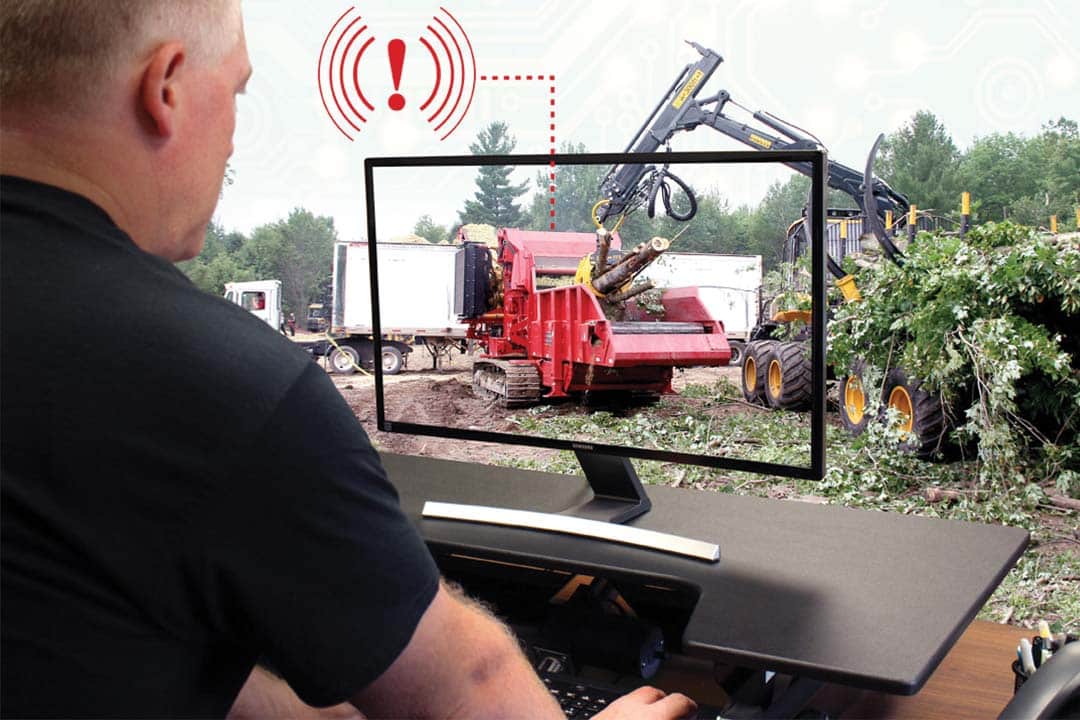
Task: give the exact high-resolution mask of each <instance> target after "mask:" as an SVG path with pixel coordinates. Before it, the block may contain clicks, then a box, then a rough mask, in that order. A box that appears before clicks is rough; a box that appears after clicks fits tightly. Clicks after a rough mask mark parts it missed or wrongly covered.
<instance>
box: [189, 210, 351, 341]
mask: <svg viewBox="0 0 1080 720" xmlns="http://www.w3.org/2000/svg"><path fill="white" fill-rule="evenodd" d="M337 240H338V235H337V229H336V228H335V227H334V220H333V218H330V217H326V216H321V215H315V214H313V213H312V212H311V211H309V210H305V209H303V208H296V209H294V210H292V211H291V212H290V213H289V215H288V217H286V218H283V219H281V220H276V221H274V222H270V223H267V224H265V225H260V226H259V227H257V228H255V230H253V231H252V232H251V234H250V235H244V234H243V233H239V232H235V231H233V232H227V231H226V230H225V228H223V227H222V226H221V225H219V224H218V223H216V222H212V223H210V226H209V227H208V228H207V231H206V243H205V245H204V246H203V250H202V252H201V253H200V254H199V256H198V257H196V258H194V259H192V260H187V261H185V262H182V263H180V264H179V267H180V269H181V270H182V271H183V272H184V273H185V274H186V275H187V276H188V277H189V278H190V279H191V281H192V282H193V283H194V284H195V285H196V286H198V287H199V288H201V289H203V290H205V291H206V292H209V293H211V294H214V295H222V294H223V293H224V288H225V283H227V282H236V281H245V280H268V279H276V280H281V293H282V303H281V304H282V310H283V311H284V312H285V313H290V312H291V313H294V314H295V315H296V318H297V320H298V321H300V322H301V324H302V322H303V319H304V318H306V317H307V308H308V305H309V304H310V303H315V302H321V303H325V304H329V303H330V274H331V272H330V268H331V265H332V263H333V257H334V243H335V242H337Z"/></svg>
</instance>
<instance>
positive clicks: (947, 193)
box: [180, 111, 1080, 318]
mask: <svg viewBox="0 0 1080 720" xmlns="http://www.w3.org/2000/svg"><path fill="white" fill-rule="evenodd" d="M515 146H516V140H515V138H514V136H513V135H512V134H511V132H510V128H509V126H508V125H507V124H506V123H505V122H493V123H491V124H490V125H488V126H487V127H485V128H483V129H482V130H481V131H480V133H479V134H478V136H477V139H476V141H475V142H474V143H472V144H471V145H470V146H469V149H470V151H471V152H472V153H473V154H475V155H496V154H497V155H505V154H509V153H512V152H513V150H514V148H515ZM559 151H560V152H562V153H583V152H587V148H586V147H585V146H584V145H583V144H581V143H576V144H575V143H573V142H565V143H563V144H562V146H561V147H560V148H559ZM604 171H605V168H602V167H598V166H592V165H564V166H561V167H559V168H558V170H557V173H558V174H557V180H556V183H555V186H556V187H555V200H556V208H557V212H556V215H555V218H554V222H555V230H557V231H579V232H581V231H589V230H591V229H592V227H593V222H592V218H591V209H592V206H593V204H594V203H595V202H596V201H597V200H598V199H599V198H600V194H599V186H600V182H601V180H602V175H603V173H604ZM876 172H877V173H878V175H879V176H880V177H882V178H883V179H885V180H886V181H887V182H888V183H889V184H890V185H892V187H893V188H894V189H896V190H898V191H899V192H901V193H904V194H905V195H907V197H908V199H909V200H910V201H911V202H912V203H914V204H916V205H917V206H918V207H919V209H920V210H926V211H932V212H933V213H934V214H937V215H941V216H944V217H947V218H952V219H957V218H958V216H959V212H960V194H961V192H963V191H965V190H966V191H968V192H970V193H971V195H972V210H973V215H974V217H973V220H974V222H985V221H990V220H1001V219H1010V220H1013V221H1015V222H1018V223H1021V224H1025V225H1030V226H1044V227H1045V226H1046V225H1047V224H1048V222H1049V218H1050V216H1051V215H1057V217H1058V221H1059V224H1060V225H1061V226H1062V227H1071V225H1072V223H1073V222H1074V218H1075V213H1076V209H1077V207H1080V131H1078V128H1077V123H1076V122H1075V121H1073V120H1070V119H1067V118H1064V117H1062V118H1059V119H1057V120H1054V121H1051V122H1048V123H1047V124H1045V125H1044V126H1043V128H1042V131H1041V132H1040V133H1039V134H1038V135H1036V136H1034V137H1030V138H1027V137H1024V136H1021V135H1017V134H1015V133H1011V132H1010V133H992V134H990V135H986V136H983V137H979V138H977V139H976V140H975V141H974V142H973V143H972V144H971V146H970V147H969V148H967V149H966V150H964V151H960V150H959V149H958V148H957V147H956V144H955V143H954V142H953V140H952V138H951V136H950V135H949V133H948V130H947V129H946V128H945V126H944V124H943V123H942V122H941V121H939V120H938V119H937V117H935V116H934V114H933V113H931V112H927V111H919V112H917V113H915V115H914V116H913V117H912V118H911V119H910V120H909V121H908V122H907V123H905V124H904V125H903V126H902V127H900V128H899V129H898V130H896V131H895V132H893V133H891V134H889V135H888V136H887V137H886V140H885V142H884V143H883V145H882V152H881V157H880V158H879V162H878V164H877V169H876ZM511 174H512V169H511V168H509V167H500V166H484V167H481V168H479V170H478V172H477V176H476V190H475V192H474V194H473V197H471V198H469V199H467V200H465V201H464V203H463V206H462V208H461V210H460V211H459V212H458V216H457V218H456V221H455V223H454V224H451V225H441V224H438V223H436V222H435V221H434V220H433V219H432V218H431V216H430V215H422V216H421V217H420V218H418V220H417V222H416V224H415V226H414V228H413V232H414V233H415V234H416V235H418V236H420V237H422V238H424V239H425V240H427V241H428V242H432V243H443V242H450V241H452V240H453V237H454V236H455V235H456V232H457V229H458V227H460V226H461V225H466V224H470V223H479V224H487V225H493V226H495V227H520V228H524V229H529V230H548V229H549V227H550V224H551V222H552V217H551V204H550V198H551V193H550V185H551V182H550V178H549V177H548V174H547V168H544V169H543V171H542V172H538V173H537V174H536V177H535V178H534V180H533V182H532V183H529V182H524V183H516V184H515V183H513V182H511ZM530 185H531V186H532V194H531V195H530V194H529V188H530ZM809 186H810V181H809V180H808V179H807V178H805V177H802V176H801V175H795V176H792V177H791V178H790V179H788V180H787V181H785V182H775V183H773V184H772V185H770V186H769V188H768V190H767V191H766V193H765V196H764V197H763V198H762V200H761V202H759V203H758V204H757V205H756V206H751V205H746V204H740V205H736V206H733V205H732V204H731V203H730V202H729V201H728V200H727V199H725V197H724V196H723V193H722V191H721V190H720V189H717V188H705V189H699V188H695V194H696V195H697V202H698V212H697V214H696V215H695V217H694V219H693V220H692V221H691V222H689V223H680V222H677V221H674V220H672V219H670V218H668V217H666V216H664V217H657V218H655V219H652V220H650V219H649V218H648V217H646V214H645V213H644V212H641V211H639V212H636V213H633V214H631V215H630V216H629V217H628V218H627V220H626V222H625V223H624V224H623V226H622V228H621V232H622V234H623V235H625V236H626V237H627V238H636V239H637V238H640V239H646V238H648V237H652V236H653V235H661V236H663V237H668V238H670V237H673V236H674V235H675V234H676V233H679V232H680V231H682V232H683V234H682V235H680V236H679V239H678V241H677V247H678V249H679V250H680V251H682V252H711V253H727V254H736V255H761V256H762V258H763V262H764V264H765V267H766V269H771V268H773V267H775V266H776V265H778V264H779V263H780V262H781V260H782V253H783V239H784V237H785V236H786V233H787V228H788V226H789V225H790V224H791V223H792V222H794V221H796V220H798V219H799V218H800V217H801V215H802V210H803V206H804V205H805V203H806V197H807V191H808V189H809ZM676 192H678V191H676ZM829 202H830V205H832V206H834V207H854V203H853V201H852V199H851V198H849V197H847V196H846V195H844V194H842V193H839V192H838V191H831V192H830V198H829ZM337 239H338V236H337V230H336V229H335V227H334V221H333V218H330V217H326V216H316V215H314V214H313V213H311V212H310V211H308V210H305V209H303V208H296V209H294V210H292V211H291V212H290V213H289V215H288V216H287V217H286V218H283V219H279V220H276V221H273V222H270V223H267V224H265V225H262V226H260V227H258V228H256V229H255V230H254V231H252V232H251V234H250V235H244V234H242V233H239V232H235V231H226V230H225V228H223V227H221V226H220V225H218V224H216V223H212V224H211V225H210V227H209V228H208V230H207V234H206V245H205V247H204V249H203V252H202V254H200V255H199V256H198V257H197V258H195V259H193V260H189V261H187V262H184V263H181V264H180V267H181V269H182V270H183V271H184V272H185V273H186V274H187V275H188V276H189V277H190V278H191V280H192V281H193V282H194V283H195V284H196V285H198V286H199V287H200V288H202V289H204V290H206V291H207V292H211V293H213V294H216V295H221V294H222V293H223V289H224V284H225V283H226V282H230V281H238V280H264V279H268V278H276V279H279V280H281V281H282V286H283V287H282V291H283V295H284V297H283V306H284V309H285V311H286V312H293V313H295V314H296V316H297V317H298V318H303V317H305V316H306V314H307V312H306V311H307V307H308V304H309V303H312V302H322V303H326V304H329V302H330V282H331V280H330V274H331V265H332V259H333V247H334V243H335V242H336V241H337Z"/></svg>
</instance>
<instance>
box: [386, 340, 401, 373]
mask: <svg viewBox="0 0 1080 720" xmlns="http://www.w3.org/2000/svg"><path fill="white" fill-rule="evenodd" d="M404 366H405V358H404V356H403V355H402V354H401V351H400V350H398V349H397V348H396V347H394V346H393V345H383V349H382V371H383V374H384V375H397V374H398V373H399V372H401V368H402V367H404Z"/></svg>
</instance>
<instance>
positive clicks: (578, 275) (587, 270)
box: [574, 255, 634, 297]
mask: <svg viewBox="0 0 1080 720" xmlns="http://www.w3.org/2000/svg"><path fill="white" fill-rule="evenodd" d="M592 271H593V264H592V258H590V257H589V256H588V255H586V256H585V257H583V258H581V262H579V263H578V266H577V270H576V271H575V272H574V284H575V285H584V286H585V287H587V288H589V292H591V293H592V294H593V295H595V296H596V297H604V293H602V292H600V291H599V290H597V289H596V288H594V287H593V286H592ZM633 284H634V279H633V278H631V279H629V280H627V281H626V282H625V283H623V284H622V285H621V286H620V287H619V288H618V291H623V290H626V289H628V288H629V287H630V286H631V285H633Z"/></svg>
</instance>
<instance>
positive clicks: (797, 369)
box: [764, 342, 814, 410]
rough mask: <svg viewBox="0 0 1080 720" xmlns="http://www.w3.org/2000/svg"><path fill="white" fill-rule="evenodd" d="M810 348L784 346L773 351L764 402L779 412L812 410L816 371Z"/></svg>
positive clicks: (767, 373) (781, 345)
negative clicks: (811, 361)
mask: <svg viewBox="0 0 1080 720" xmlns="http://www.w3.org/2000/svg"><path fill="white" fill-rule="evenodd" d="M809 350H810V346H809V345H808V344H807V343H801V342H784V343H780V344H779V345H777V346H776V347H775V348H773V352H772V357H771V358H770V359H769V363H768V365H767V366H766V368H767V370H766V375H765V388H764V389H765V400H766V401H768V403H769V407H772V408H775V409H777V410H803V409H806V408H809V407H810V404H811V400H812V399H813V398H812V393H811V388H812V385H813V378H814V373H813V367H812V366H811V365H810V358H809V357H807V355H808V353H809Z"/></svg>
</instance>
